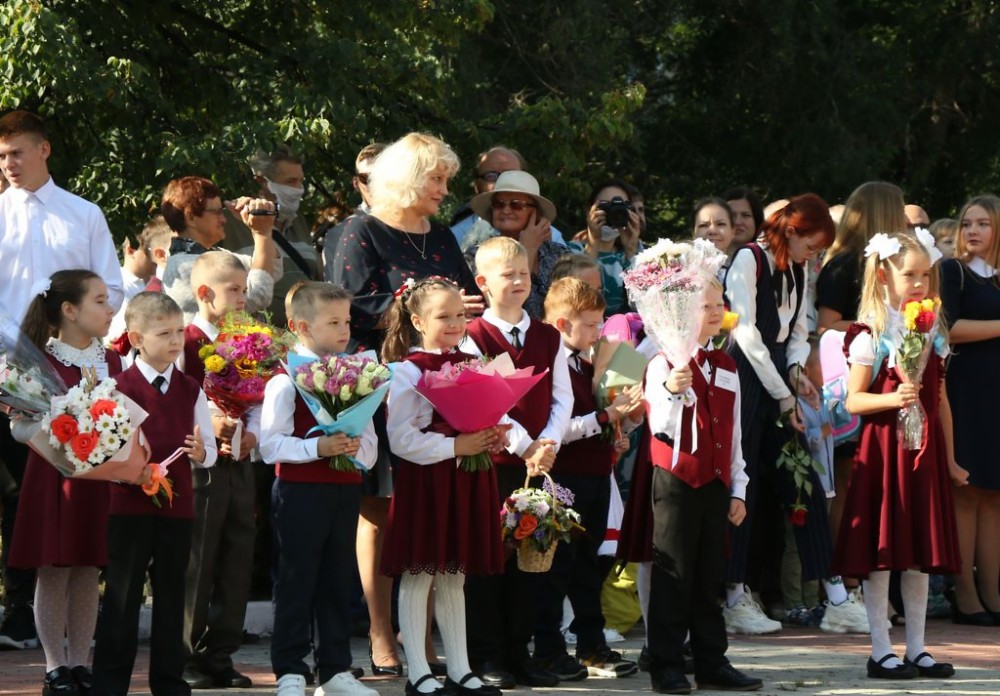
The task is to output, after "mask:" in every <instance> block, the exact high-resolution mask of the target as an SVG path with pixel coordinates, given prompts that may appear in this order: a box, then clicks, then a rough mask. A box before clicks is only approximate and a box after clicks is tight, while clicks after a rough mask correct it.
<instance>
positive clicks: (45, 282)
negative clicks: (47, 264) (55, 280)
mask: <svg viewBox="0 0 1000 696" xmlns="http://www.w3.org/2000/svg"><path fill="white" fill-rule="evenodd" d="M51 287H52V280H51V279H50V278H42V279H41V280H36V281H35V282H34V283H32V284H31V296H32V297H35V296H37V295H41V296H42V297H45V296H46V295H48V294H49V288H51Z"/></svg>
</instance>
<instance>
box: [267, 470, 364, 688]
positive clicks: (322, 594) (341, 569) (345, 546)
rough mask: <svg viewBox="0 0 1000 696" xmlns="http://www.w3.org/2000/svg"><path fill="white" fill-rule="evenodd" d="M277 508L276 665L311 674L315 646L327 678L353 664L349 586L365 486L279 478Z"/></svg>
mask: <svg viewBox="0 0 1000 696" xmlns="http://www.w3.org/2000/svg"><path fill="white" fill-rule="evenodd" d="M271 510H272V512H273V514H274V530H275V534H276V535H277V537H278V579H277V581H276V582H275V585H274V633H273V634H272V636H271V667H272V669H273V670H274V674H275V676H276V677H278V678H279V679H280V678H281V677H282V676H284V675H286V674H301V675H302V676H304V677H308V675H309V673H310V672H311V670H310V668H309V666H308V665H307V664H306V657H307V656H308V655H309V652H310V649H312V650H313V656H314V658H315V660H316V667H317V668H318V669H319V683H320V684H323V683H325V682H326V681H327V680H329V679H330V678H331V677H332V676H334V675H335V674H338V673H340V672H344V671H346V670H347V669H348V668H349V667H350V666H351V612H350V592H351V588H352V586H353V577H354V572H355V570H354V569H355V568H356V566H357V561H356V559H355V550H354V546H355V540H356V536H357V530H358V514H359V513H360V512H361V486H359V485H356V484H343V485H342V484H336V483H295V482H290V481H282V480H281V479H278V480H276V481H275V482H274V489H273V495H272V500H271ZM314 625H315V628H316V631H315V641H311V640H310V637H311V636H312V635H313V626H314ZM313 642H315V646H313V645H312V643H313Z"/></svg>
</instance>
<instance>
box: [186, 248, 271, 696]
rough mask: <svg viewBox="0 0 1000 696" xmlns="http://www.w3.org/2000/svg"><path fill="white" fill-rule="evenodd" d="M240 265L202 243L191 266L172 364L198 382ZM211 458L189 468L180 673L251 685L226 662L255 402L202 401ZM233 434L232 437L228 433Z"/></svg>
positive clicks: (237, 603) (247, 525) (249, 504)
mask: <svg viewBox="0 0 1000 696" xmlns="http://www.w3.org/2000/svg"><path fill="white" fill-rule="evenodd" d="M246 288H247V270H246V268H245V267H244V266H243V264H242V263H241V262H240V260H239V259H238V258H237V257H236V256H234V255H232V254H229V253H226V252H224V251H209V252H206V253H204V254H202V255H201V256H199V257H198V258H197V260H196V261H195V262H194V266H193V267H192V269H191V289H192V291H193V292H194V296H195V300H196V301H197V302H198V314H196V315H195V317H194V319H193V320H192V322H191V323H190V324H189V325H188V326H187V327H185V329H184V352H183V354H182V355H181V357H180V359H179V360H178V361H177V365H178V367H179V368H181V369H182V370H183V371H184V374H186V375H188V376H189V377H191V378H193V379H194V380H195V381H196V382H197V383H198V384H203V383H204V381H205V364H204V362H203V361H202V360H201V358H200V357H199V355H198V351H199V350H201V348H202V346H204V345H206V344H211V343H212V342H213V341H215V339H216V338H218V336H219V329H218V325H219V322H220V321H222V319H223V318H224V317H225V315H226V313H227V312H229V311H230V310H242V309H243V308H244V306H245V305H246ZM209 410H210V411H211V414H212V424H213V426H214V436H215V440H216V443H217V445H218V448H219V458H218V459H217V460H216V463H215V466H214V467H213V468H212V470H211V471H209V470H207V469H201V470H195V471H194V472H192V477H193V487H194V508H195V516H194V531H193V535H192V543H191V560H190V562H189V563H188V566H187V583H186V585H187V591H186V593H185V606H184V638H185V647H186V648H187V669H185V671H184V680H185V681H187V683H188V684H190V685H191V687H192V688H194V689H206V688H211V687H213V686H214V687H221V688H241V689H246V688H249V687H251V686H252V683H251V681H250V679H249V677H247V676H245V675H243V674H240V673H239V672H237V671H236V669H235V668H234V667H233V654H234V653H236V651H237V650H239V648H240V645H241V643H242V638H243V621H244V618H245V616H246V607H247V601H248V600H249V598H250V578H251V575H250V573H248V572H247V569H248V568H250V567H251V566H252V564H253V548H254V532H255V528H254V500H255V490H254V471H253V466H252V464H251V463H250V450H252V449H253V448H254V447H256V445H257V437H258V435H259V433H260V409H259V408H253V409H251V410H250V412H249V413H247V414H246V415H245V416H244V417H243V424H242V425H243V427H241V428H240V429H239V431H237V428H236V426H237V421H234V420H232V419H230V418H228V417H227V416H226V415H225V414H224V413H223V412H222V411H221V410H219V408H218V407H216V406H215V404H213V403H212V402H211V401H209ZM237 434H238V435H239V437H238V439H234V437H235V436H236V435H237Z"/></svg>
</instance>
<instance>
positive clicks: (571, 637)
mask: <svg viewBox="0 0 1000 696" xmlns="http://www.w3.org/2000/svg"><path fill="white" fill-rule="evenodd" d="M562 634H563V640H565V641H566V645H576V634H575V633H573V631H571V630H569V629H568V628H567V629H565V630H564V631H563V632H562Z"/></svg>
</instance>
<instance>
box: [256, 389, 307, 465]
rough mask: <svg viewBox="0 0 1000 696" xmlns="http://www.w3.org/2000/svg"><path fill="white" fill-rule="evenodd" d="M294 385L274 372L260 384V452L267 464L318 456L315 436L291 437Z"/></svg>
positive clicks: (296, 462)
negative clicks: (261, 387)
mask: <svg viewBox="0 0 1000 696" xmlns="http://www.w3.org/2000/svg"><path fill="white" fill-rule="evenodd" d="M295 396H296V391H295V385H294V384H292V379H291V377H289V376H288V375H275V376H274V377H272V378H271V379H270V380H269V381H268V383H267V386H266V387H264V404H263V405H262V406H261V414H260V456H261V457H262V458H263V459H264V462H265V463H267V464H277V463H278V462H281V463H282V464H302V463H304V462H312V461H315V460H317V459H319V451H318V450H319V438H317V437H309V438H300V437H295V436H294V435H292V433H293V432H294V431H295Z"/></svg>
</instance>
